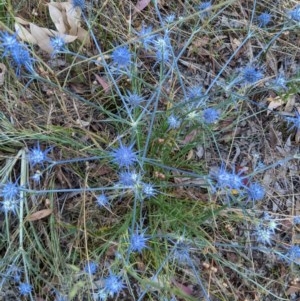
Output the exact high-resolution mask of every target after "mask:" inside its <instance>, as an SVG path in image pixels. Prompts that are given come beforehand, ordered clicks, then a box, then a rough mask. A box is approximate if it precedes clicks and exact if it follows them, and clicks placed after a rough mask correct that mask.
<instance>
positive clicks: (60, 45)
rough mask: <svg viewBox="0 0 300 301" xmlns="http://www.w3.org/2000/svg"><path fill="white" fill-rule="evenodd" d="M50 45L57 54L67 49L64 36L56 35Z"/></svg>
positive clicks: (51, 39)
mask: <svg viewBox="0 0 300 301" xmlns="http://www.w3.org/2000/svg"><path fill="white" fill-rule="evenodd" d="M50 46H51V47H52V49H53V55H55V54H57V53H59V52H61V51H64V50H65V48H66V42H65V40H64V38H63V37H61V36H55V37H53V38H50Z"/></svg>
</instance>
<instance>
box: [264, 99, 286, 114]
mask: <svg viewBox="0 0 300 301" xmlns="http://www.w3.org/2000/svg"><path fill="white" fill-rule="evenodd" d="M267 101H269V102H270V103H269V105H268V111H267V116H268V115H269V114H270V113H271V111H273V110H275V109H277V108H278V107H280V106H282V105H283V101H282V99H281V98H280V97H275V98H274V97H268V98H267Z"/></svg>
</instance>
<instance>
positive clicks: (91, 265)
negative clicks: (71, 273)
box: [83, 261, 98, 275]
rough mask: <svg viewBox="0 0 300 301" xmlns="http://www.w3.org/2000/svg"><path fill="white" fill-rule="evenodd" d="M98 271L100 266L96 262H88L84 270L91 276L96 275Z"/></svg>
mask: <svg viewBox="0 0 300 301" xmlns="http://www.w3.org/2000/svg"><path fill="white" fill-rule="evenodd" d="M97 269H98V264H97V263H96V262H95V261H88V262H87V263H86V264H85V266H84V268H83V270H84V272H85V273H87V274H89V275H94V274H96V272H97Z"/></svg>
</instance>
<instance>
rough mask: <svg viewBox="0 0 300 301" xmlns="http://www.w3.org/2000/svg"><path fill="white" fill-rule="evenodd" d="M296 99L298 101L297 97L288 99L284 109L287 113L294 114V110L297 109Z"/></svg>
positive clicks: (292, 96)
mask: <svg viewBox="0 0 300 301" xmlns="http://www.w3.org/2000/svg"><path fill="white" fill-rule="evenodd" d="M295 99H296V97H295V95H290V96H289V97H288V100H287V103H286V105H285V107H284V111H285V112H292V111H293V109H294V107H295Z"/></svg>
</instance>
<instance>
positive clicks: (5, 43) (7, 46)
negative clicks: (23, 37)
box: [0, 31, 20, 57]
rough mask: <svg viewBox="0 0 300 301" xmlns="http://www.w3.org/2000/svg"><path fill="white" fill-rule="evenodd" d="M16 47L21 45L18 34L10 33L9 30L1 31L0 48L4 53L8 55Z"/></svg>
mask: <svg viewBox="0 0 300 301" xmlns="http://www.w3.org/2000/svg"><path fill="white" fill-rule="evenodd" d="M15 47H20V43H19V41H18V40H17V38H16V34H13V35H12V34H10V33H8V32H6V31H5V32H0V49H2V51H3V55H2V57H4V56H7V55H9V54H10V53H11V51H12V50H13V49H14V48H15Z"/></svg>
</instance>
